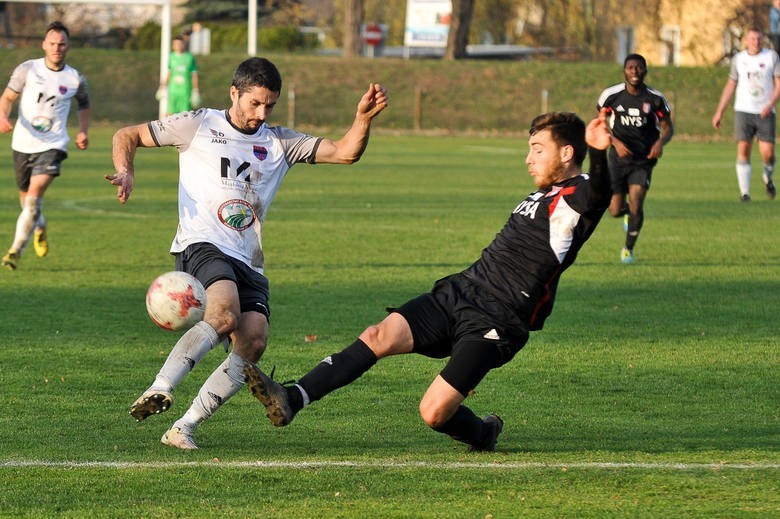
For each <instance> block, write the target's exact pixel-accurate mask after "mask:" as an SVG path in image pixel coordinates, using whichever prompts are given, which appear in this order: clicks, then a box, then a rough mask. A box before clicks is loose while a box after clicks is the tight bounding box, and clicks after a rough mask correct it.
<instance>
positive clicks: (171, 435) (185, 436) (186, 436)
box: [160, 427, 198, 451]
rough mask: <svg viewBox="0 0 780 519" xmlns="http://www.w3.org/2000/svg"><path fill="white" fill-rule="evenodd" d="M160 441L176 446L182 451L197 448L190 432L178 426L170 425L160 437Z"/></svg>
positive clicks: (169, 445)
mask: <svg viewBox="0 0 780 519" xmlns="http://www.w3.org/2000/svg"><path fill="white" fill-rule="evenodd" d="M160 443H162V444H163V445H167V446H168V447H176V448H177V449H181V450H184V451H194V450H195V449H197V448H198V445H197V444H196V443H195V439H194V438H193V437H192V432H187V431H185V430H183V429H182V428H180V427H171V428H170V429H168V430H167V431H165V434H163V435H162V438H160Z"/></svg>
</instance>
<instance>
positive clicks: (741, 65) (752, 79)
mask: <svg viewBox="0 0 780 519" xmlns="http://www.w3.org/2000/svg"><path fill="white" fill-rule="evenodd" d="M778 76H780V58H778V55H777V52H775V51H773V50H771V49H761V51H760V52H759V53H758V54H756V55H753V56H751V55H750V54H748V51H747V50H743V51H740V52H738V53H737V54H736V55H735V56H734V59H732V60H731V70H730V71H729V78H730V79H732V80H734V81H736V82H737V89H736V92H735V94H734V111H736V112H745V113H749V114H760V113H761V110H762V109H763V108H764V107H765V106H766V105H767V104H769V101H770V100H771V99H772V91H773V90H774V86H775V78H776V77H778ZM773 111H774V110H773Z"/></svg>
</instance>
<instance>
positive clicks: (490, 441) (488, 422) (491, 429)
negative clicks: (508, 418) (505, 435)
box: [469, 414, 504, 452]
mask: <svg viewBox="0 0 780 519" xmlns="http://www.w3.org/2000/svg"><path fill="white" fill-rule="evenodd" d="M482 422H483V423H484V424H485V425H484V427H485V429H486V431H485V438H484V439H483V440H482V441H481V442H479V443H478V444H473V445H469V452H492V451H494V450H496V442H497V441H498V435H499V434H501V430H502V429H503V428H504V421H503V420H502V419H501V418H499V417H498V415H495V414H489V415H487V416H486V417H485V418H483V419H482Z"/></svg>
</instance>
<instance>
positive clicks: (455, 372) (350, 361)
mask: <svg viewBox="0 0 780 519" xmlns="http://www.w3.org/2000/svg"><path fill="white" fill-rule="evenodd" d="M605 118H606V112H603V113H601V114H600V116H599V118H597V119H594V120H593V121H592V122H591V123H590V124H589V125H588V127H587V131H586V127H585V123H584V122H583V121H582V120H581V119H580V118H579V117H577V116H576V115H575V114H573V113H560V112H559V113H550V114H545V115H541V116H539V117H537V118H536V119H534V121H533V122H532V125H531V130H530V138H529V145H530V151H529V153H528V156H527V158H526V164H527V165H528V171H529V173H530V174H531V176H532V177H533V178H534V183H535V184H536V186H537V188H538V189H537V190H536V191H534V192H533V193H531V194H530V195H529V196H528V197H527V198H526V199H525V200H523V201H522V202H521V203H520V204H519V205H518V206H517V207H516V208H515V210H514V211H513V212H512V214H511V215H510V217H509V221H508V222H507V223H506V225H505V226H504V228H503V229H502V230H501V232H499V233H498V235H497V236H496V237H495V239H494V240H493V242H492V243H490V245H488V246H487V248H485V249H484V250H483V251H482V255H481V257H480V258H479V259H478V260H477V261H476V262H474V263H473V264H472V265H471V266H470V267H468V268H467V269H466V270H464V271H462V272H460V273H458V274H454V275H452V276H449V277H446V278H444V279H441V280H439V281H437V282H436V283H435V285H434V287H433V289H432V291H431V292H430V293H427V294H423V295H421V296H419V297H417V298H415V299H412V300H410V301H408V302H407V303H406V304H404V305H403V306H401V307H400V308H397V309H389V311H390V313H389V314H388V316H387V317H386V318H385V319H384V320H383V321H382V322H381V323H379V324H377V325H374V326H369V327H368V328H367V329H366V330H365V331H364V332H363V333H362V334H361V335H360V338H359V339H358V340H357V341H355V342H354V343H353V344H352V345H350V346H348V347H347V348H345V349H344V350H342V351H341V352H339V353H336V354H334V355H331V356H329V357H327V358H326V359H324V360H323V361H322V362H321V363H319V364H318V365H317V366H315V367H314V368H313V369H312V370H311V371H309V373H307V374H306V375H304V376H303V377H302V378H301V379H300V380H299V381H298V382H297V383H296V384H295V385H288V386H282V385H280V384H279V383H277V382H275V381H273V380H272V379H271V378H269V377H268V376H266V375H265V374H264V373H262V372H261V371H260V370H259V369H258V368H257V367H256V366H254V365H251V367H248V368H246V369H245V374H246V376H247V384H248V385H249V388H250V390H251V391H252V393H253V394H254V395H255V396H256V397H257V398H258V400H260V401H261V402H262V403H263V404H264V405H265V407H266V411H267V415H268V417H269V418H270V419H271V422H272V423H273V424H274V425H276V426H282V425H287V424H288V423H290V421H291V420H292V419H293V417H294V416H295V414H296V413H297V412H298V411H300V410H301V409H302V408H303V407H304V406H305V405H307V404H309V403H311V402H314V401H315V400H319V399H320V398H322V397H323V396H325V395H326V394H328V393H330V392H332V391H334V390H335V389H338V388H340V387H343V386H345V385H347V384H349V383H351V382H352V381H354V380H356V379H357V378H358V377H360V376H361V375H362V374H363V373H365V372H366V371H367V370H368V369H369V368H371V366H373V365H374V364H375V363H376V361H377V360H378V359H381V358H383V357H387V356H390V355H397V354H402V353H418V354H421V355H425V356H428V357H433V358H444V357H448V356H449V357H450V359H449V361H448V362H447V364H446V366H445V367H444V369H443V370H442V371H441V373H440V374H439V375H438V376H437V377H436V378H435V380H434V381H433V383H432V384H431V385H430V387H429V388H428V390H427V391H426V393H425V395H424V396H423V398H422V401H421V402H420V414H421V416H422V419H423V420H424V421H425V423H426V424H428V425H429V426H430V427H431V428H433V429H434V430H435V431H438V432H441V433H444V434H448V435H450V436H451V437H452V438H454V439H455V440H458V441H461V442H464V443H466V444H468V445H469V446H470V450H476V451H492V450H494V448H495V445H496V439H497V438H498V435H499V433H500V432H501V429H502V427H503V421H502V420H501V419H500V418H499V417H498V416H496V415H488V416H487V417H485V418H484V419H481V418H479V417H477V416H476V415H475V414H474V413H473V412H472V411H471V410H470V409H469V408H468V407H466V406H464V405H462V403H463V401H464V400H465V398H466V396H467V395H468V394H469V391H471V390H472V389H474V388H475V387H476V386H477V384H478V383H479V382H480V380H482V378H483V377H484V376H485V375H486V374H487V373H488V371H490V370H491V369H493V368H497V367H499V366H501V365H503V364H505V363H507V362H508V361H509V360H511V359H512V357H513V356H514V355H515V354H516V353H517V352H518V351H519V350H520V348H522V347H523V346H524V345H525V343H526V341H527V340H528V333H529V331H532V330H540V329H541V328H542V325H543V324H544V320H545V318H547V316H548V315H550V312H551V311H552V307H553V302H554V300H555V292H556V288H557V286H558V280H559V278H560V275H561V273H562V272H563V271H564V270H566V268H567V267H569V265H571V264H572V263H573V262H574V259H575V258H576V257H577V253H578V252H579V250H580V248H581V247H582V245H583V244H584V243H585V241H586V240H587V239H588V237H590V235H591V233H593V230H594V229H595V228H596V224H598V222H599V220H600V219H601V217H602V215H603V213H604V211H605V210H606V208H607V206H608V205H609V200H610V195H611V190H610V185H609V174H608V172H607V164H606V152H605V151H604V150H606V149H607V148H608V147H609V144H610V140H611V137H610V134H609V131H608V129H607V125H606V121H605ZM586 136H587V144H586ZM588 145H590V146H591V149H590V164H591V175H590V176H589V175H586V174H583V173H582V170H581V167H582V163H583V160H584V159H585V155H586V153H587V151H588Z"/></svg>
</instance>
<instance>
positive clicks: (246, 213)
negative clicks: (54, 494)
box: [106, 58, 388, 449]
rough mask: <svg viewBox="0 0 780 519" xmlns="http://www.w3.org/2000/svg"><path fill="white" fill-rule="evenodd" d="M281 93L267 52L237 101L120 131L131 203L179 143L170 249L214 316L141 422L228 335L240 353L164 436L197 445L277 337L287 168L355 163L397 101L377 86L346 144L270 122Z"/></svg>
mask: <svg viewBox="0 0 780 519" xmlns="http://www.w3.org/2000/svg"><path fill="white" fill-rule="evenodd" d="M281 89H282V78H281V76H280V74H279V71H278V70H277V69H276V67H275V66H274V65H273V63H271V62H270V61H268V60H267V59H264V58H249V59H247V60H245V61H243V62H242V63H241V64H240V65H239V66H238V68H237V69H236V71H235V73H234V75H233V82H232V85H231V87H230V99H231V102H232V104H231V106H230V108H229V109H227V110H214V109H200V110H196V111H193V112H184V113H180V114H176V115H173V116H170V117H167V118H165V119H162V120H157V121H151V122H149V123H144V124H139V125H136V126H129V127H126V128H122V129H121V130H119V131H117V132H116V134H115V135H114V146H113V158H114V167H115V169H116V172H115V173H114V174H112V175H107V176H106V179H107V180H109V181H110V182H111V184H113V185H115V186H117V197H118V198H119V201H120V202H121V203H123V204H124V203H126V202H127V200H128V198H129V197H130V194H131V192H132V190H133V182H134V174H135V171H134V166H133V158H134V157H135V153H136V150H137V148H138V147H155V146H174V147H176V148H177V150H178V151H179V226H178V230H177V232H176V236H175V238H174V240H173V244H172V245H171V253H172V254H173V255H174V256H175V258H176V268H177V270H183V271H185V272H189V273H190V274H192V275H194V276H195V277H197V278H198V279H199V280H200V281H201V282H202V283H203V285H204V286H205V287H206V297H207V301H208V302H207V305H206V313H205V315H204V318H203V321H201V322H199V323H197V324H196V325H195V326H194V327H193V328H191V329H190V330H188V331H187V332H186V333H185V334H184V335H182V336H181V338H180V339H179V340H178V342H177V343H176V345H175V346H174V347H173V350H172V351H171V353H170V354H169V356H168V358H167V360H166V361H165V363H164V364H163V366H162V368H161V369H160V371H159V373H158V374H157V377H156V378H155V380H154V382H153V383H152V385H151V386H150V387H149V388H148V389H147V390H146V391H145V392H144V393H143V394H142V395H141V396H140V397H139V398H138V399H137V400H136V401H135V402H134V403H133V404H132V406H131V407H130V414H131V415H132V416H133V417H134V418H135V419H136V420H138V421H141V420H144V419H145V418H147V417H148V416H151V415H153V414H157V413H161V412H163V411H166V410H167V409H168V408H169V407H170V405H171V403H172V402H173V396H172V394H171V392H172V391H173V389H174V387H175V386H176V385H177V384H178V383H179V382H180V381H181V380H182V378H183V377H184V376H185V375H186V374H187V373H189V372H190V371H191V370H192V369H193V368H194V367H195V365H196V364H197V363H198V361H200V360H201V359H202V358H203V357H204V356H205V355H206V353H208V352H209V351H210V350H211V349H213V348H214V347H215V346H217V345H218V344H220V342H223V341H226V340H227V339H228V338H229V340H230V342H231V343H232V346H233V351H232V352H231V353H230V354H229V355H228V356H227V358H226V359H225V361H224V362H223V363H222V364H221V365H220V366H219V367H218V368H217V369H216V370H214V372H213V373H212V374H211V376H210V377H209V378H208V379H207V380H206V382H205V383H204V384H203V386H202V387H201V389H200V391H199V392H198V395H197V396H196V397H195V399H194V400H193V402H192V405H191V406H190V408H189V409H188V410H187V411H186V412H185V413H184V415H183V416H182V417H181V418H180V419H179V420H177V421H176V422H175V423H174V424H173V425H172V426H171V427H170V428H169V429H168V430H167V431H166V432H165V434H164V435H163V437H162V440H161V441H162V443H163V444H165V445H169V446H173V447H177V448H180V449H196V448H197V444H196V443H195V440H194V431H195V428H196V427H197V426H198V425H199V424H200V423H201V422H203V421H204V420H206V419H207V418H209V417H210V416H211V415H212V414H213V413H214V412H215V411H216V410H217V409H218V408H219V407H220V406H221V405H222V404H223V403H225V402H226V401H227V400H228V399H229V398H230V397H231V396H233V395H234V394H235V393H236V392H237V391H238V390H239V389H240V388H241V387H242V386H243V385H244V367H245V366H246V365H254V364H255V363H256V362H257V361H258V360H259V359H260V356H261V355H262V354H263V351H264V350H265V347H266V342H267V339H268V319H269V316H270V310H269V307H268V281H267V279H266V278H265V276H264V275H263V247H262V224H263V219H264V218H265V215H266V212H267V211H268V207H269V206H270V205H271V201H272V200H273V198H274V195H275V194H276V192H277V190H278V189H279V185H280V184H281V182H282V180H283V179H284V177H285V175H286V174H287V172H288V170H289V169H290V168H291V167H292V166H293V165H294V164H297V163H299V162H305V163H309V164H352V163H354V162H357V161H358V160H359V159H360V157H361V156H362V155H363V152H364V151H365V149H366V146H367V144H368V139H369V130H370V127H371V121H372V120H373V119H374V117H376V116H377V115H378V114H379V113H380V112H382V110H384V109H385V107H386V106H387V102H388V97H387V91H386V89H385V88H384V87H382V86H381V85H379V84H376V83H371V84H370V85H369V87H368V90H367V91H366V92H365V94H363V96H362V97H361V99H360V101H359V102H358V105H357V113H356V114H355V119H354V121H353V123H352V126H351V127H350V129H349V130H348V131H347V132H346V134H345V135H344V136H343V137H342V138H341V139H339V140H337V141H332V140H330V139H326V138H323V137H314V136H311V135H307V134H303V133H299V132H297V131H295V130H291V129H288V128H284V127H280V126H269V125H268V124H267V122H266V121H267V119H268V117H269V116H270V115H271V112H272V111H273V109H274V107H275V106H276V103H277V100H278V99H279V95H280V93H281Z"/></svg>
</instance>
